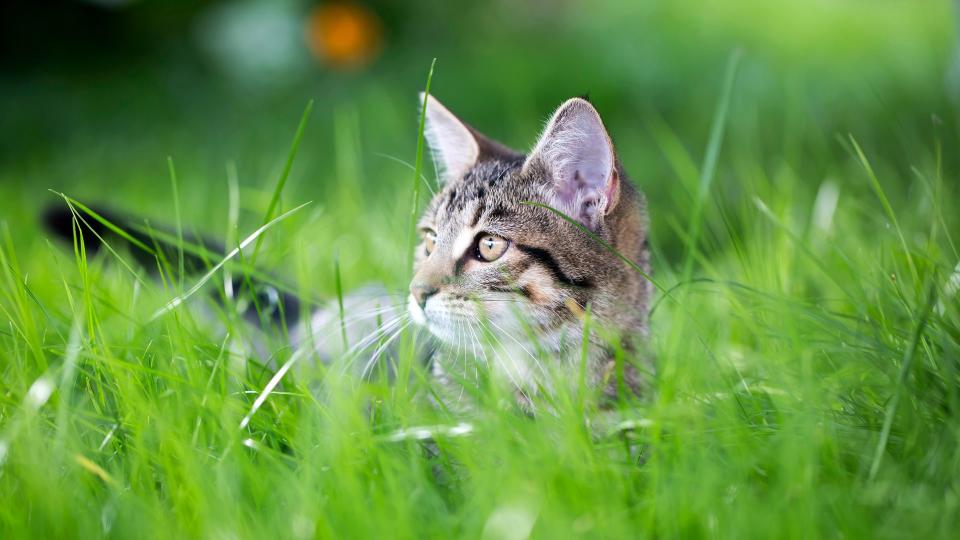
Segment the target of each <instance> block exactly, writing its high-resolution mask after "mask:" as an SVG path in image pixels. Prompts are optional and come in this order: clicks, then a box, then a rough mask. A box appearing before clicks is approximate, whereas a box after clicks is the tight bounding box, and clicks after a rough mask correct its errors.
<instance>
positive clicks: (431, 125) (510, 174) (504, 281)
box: [409, 97, 649, 346]
mask: <svg viewBox="0 0 960 540" xmlns="http://www.w3.org/2000/svg"><path fill="white" fill-rule="evenodd" d="M426 107H427V110H426V128H425V137H426V139H427V142H428V144H429V147H430V150H431V154H432V156H433V161H434V164H435V166H436V168H437V170H438V175H439V178H440V182H441V189H440V190H439V192H438V193H437V194H436V195H435V196H434V197H433V199H432V201H431V202H430V204H429V205H428V206H427V208H426V210H425V211H424V213H423V215H422V216H421V218H420V221H419V223H418V228H419V232H420V235H421V240H422V241H421V242H420V244H419V245H418V246H417V247H416V254H415V262H414V272H415V275H414V277H413V280H412V282H411V283H410V293H411V294H410V297H409V311H410V313H411V315H412V316H413V319H414V320H415V321H417V322H419V323H421V324H423V325H424V326H426V327H427V328H428V329H429V330H430V332H431V333H433V334H434V335H436V336H437V337H439V338H440V339H441V340H443V341H445V342H447V343H449V344H452V345H454V346H457V345H458V344H462V343H463V342H464V335H465V334H466V335H467V336H469V335H471V333H472V334H473V335H474V336H475V335H477V334H479V333H480V332H481V329H482V330H484V331H489V332H492V333H494V334H501V339H503V340H507V339H512V340H516V341H518V342H520V341H529V339H530V338H531V335H530V333H531V331H532V332H533V333H534V337H536V338H538V339H542V340H543V341H544V343H542V344H545V345H547V346H551V345H559V340H560V339H561V336H563V335H577V336H579V335H580V334H579V331H578V329H579V328H580V325H581V322H580V320H579V318H580V317H581V316H582V314H583V310H584V309H585V307H586V306H587V305H588V304H590V305H591V308H592V311H593V313H594V314H595V315H596V316H597V317H598V318H599V319H601V320H604V321H606V322H607V323H609V324H611V325H613V326H614V327H616V328H617V329H620V330H625V331H641V332H642V331H644V329H645V328H644V327H645V324H646V312H647V298H648V297H649V283H648V282H647V281H646V280H645V279H644V278H643V277H642V276H641V275H639V274H638V273H637V272H635V271H634V270H632V269H630V268H629V266H628V265H627V264H625V263H624V262H623V261H622V260H620V259H619V258H618V257H617V256H616V255H615V254H613V253H611V251H610V250H609V249H608V248H606V247H604V246H603V245H601V244H600V243H599V242H597V240H596V239H595V238H591V234H590V233H592V235H594V236H596V237H599V238H600V239H602V240H603V241H604V242H607V243H608V244H609V245H611V246H613V247H614V248H616V249H617V250H618V251H620V252H621V253H622V254H623V255H624V256H626V257H629V258H630V259H632V260H634V261H636V262H637V263H638V264H640V265H641V266H642V267H644V268H646V266H647V255H646V241H645V238H646V221H645V217H644V203H643V200H642V197H641V196H640V194H639V193H638V192H637V190H636V189H634V188H633V187H632V186H631V184H630V182H629V181H628V180H627V179H626V178H625V177H624V173H623V171H622V169H621V167H620V165H619V161H618V159H617V155H616V153H615V151H614V146H613V143H612V141H611V139H610V137H609V135H608V134H607V131H606V129H605V127H604V125H603V122H602V120H601V119H600V115H599V114H598V113H597V111H596V109H595V108H594V107H593V105H591V104H590V103H589V102H588V101H586V100H584V99H580V98H574V99H570V100H569V101H567V102H566V103H564V104H563V105H561V106H560V108H559V109H557V111H556V112H555V113H554V114H553V117H552V118H551V119H550V121H549V123H548V124H547V126H546V129H545V130H544V132H543V134H542V135H541V137H540V139H539V141H538V142H537V143H536V144H535V145H534V147H533V149H532V150H531V151H530V153H529V154H526V155H525V154H522V153H519V152H516V151H513V150H511V149H509V148H507V147H506V146H504V145H502V144H500V143H498V142H495V141H493V140H492V139H489V138H487V137H485V136H483V135H481V134H480V133H479V132H477V131H476V130H475V129H473V128H471V127H470V126H468V125H466V124H464V123H463V122H461V121H460V120H459V119H458V118H457V117H456V116H454V115H453V114H452V113H451V112H450V111H449V110H447V109H446V108H445V107H444V106H443V105H441V104H440V102H438V101H437V100H435V99H433V98H432V97H428V99H427V102H426ZM530 203H538V204H540V205H547V206H549V207H551V208H554V209H556V210H559V211H560V212H562V213H563V214H565V215H567V216H569V217H571V218H573V219H574V220H576V221H577V222H579V223H580V224H581V225H582V226H583V228H581V227H578V226H577V225H575V224H573V223H570V222H569V221H567V220H565V219H563V218H562V217H560V216H559V215H557V214H556V213H555V212H552V211H550V210H549V209H546V208H543V207H542V206H537V205H535V204H530ZM584 228H585V229H587V230H588V231H590V233H588V232H587V231H585V230H584ZM502 334H510V335H509V336H502Z"/></svg>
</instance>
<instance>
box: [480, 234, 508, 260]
mask: <svg viewBox="0 0 960 540" xmlns="http://www.w3.org/2000/svg"><path fill="white" fill-rule="evenodd" d="M508 247H510V242H509V241H508V240H506V239H505V238H501V237H499V236H495V235H492V234H485V235H483V236H481V237H480V239H479V240H477V258H478V259H480V260H482V261H487V262H493V261H495V260H497V259H499V258H500V257H502V256H503V254H504V253H505V252H506V251H507V248H508Z"/></svg>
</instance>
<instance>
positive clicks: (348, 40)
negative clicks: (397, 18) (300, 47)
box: [305, 2, 382, 68]
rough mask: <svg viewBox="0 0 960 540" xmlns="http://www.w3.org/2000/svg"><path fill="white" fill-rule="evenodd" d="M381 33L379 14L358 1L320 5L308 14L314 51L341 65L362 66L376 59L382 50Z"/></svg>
mask: <svg viewBox="0 0 960 540" xmlns="http://www.w3.org/2000/svg"><path fill="white" fill-rule="evenodd" d="M381 35H382V30H381V25H380V19H379V18H378V17H377V15H376V14H375V13H373V11H371V10H370V9H368V8H366V7H364V6H362V5H360V4H357V3H354V2H333V3H327V4H323V5H319V6H317V7H315V8H313V10H311V11H310V15H309V16H308V17H307V24H306V36H305V37H306V41H307V47H309V48H310V52H312V53H313V55H314V56H315V57H317V58H318V59H320V60H322V61H324V62H326V63H328V64H330V65H331V66H334V67H338V68H351V67H360V66H363V65H365V64H367V63H369V62H370V61H371V60H373V59H374V57H376V56H377V54H378V53H379V52H380V41H381Z"/></svg>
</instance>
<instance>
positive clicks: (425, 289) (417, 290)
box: [410, 281, 440, 309]
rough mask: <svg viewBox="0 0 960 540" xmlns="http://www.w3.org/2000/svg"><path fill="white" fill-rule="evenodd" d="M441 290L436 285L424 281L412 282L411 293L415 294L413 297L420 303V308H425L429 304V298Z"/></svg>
mask: <svg viewBox="0 0 960 540" xmlns="http://www.w3.org/2000/svg"><path fill="white" fill-rule="evenodd" d="M439 290H440V289H438V288H437V287H436V286H435V285H432V284H430V283H424V282H422V281H419V282H413V283H411V284H410V294H412V295H413V299H414V300H416V301H417V304H419V305H420V309H424V308H425V307H426V306H427V300H429V299H430V297H431V296H433V295H435V294H437V292H438V291H439Z"/></svg>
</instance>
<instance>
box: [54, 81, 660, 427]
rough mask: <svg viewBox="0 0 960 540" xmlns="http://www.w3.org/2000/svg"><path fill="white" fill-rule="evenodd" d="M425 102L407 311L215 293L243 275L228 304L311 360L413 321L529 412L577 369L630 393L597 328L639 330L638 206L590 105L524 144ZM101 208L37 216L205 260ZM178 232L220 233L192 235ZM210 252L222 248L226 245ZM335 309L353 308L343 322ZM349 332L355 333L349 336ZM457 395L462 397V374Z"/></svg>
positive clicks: (68, 232) (385, 339) (362, 295)
mask: <svg viewBox="0 0 960 540" xmlns="http://www.w3.org/2000/svg"><path fill="white" fill-rule="evenodd" d="M421 98H422V96H421ZM422 102H423V103H425V106H426V111H425V121H426V124H425V137H426V140H427V142H428V144H429V147H430V150H431V153H432V156H433V161H434V164H435V166H436V168H437V171H438V176H439V179H440V182H441V189H440V191H439V192H438V193H436V195H435V196H434V197H433V200H432V201H431V202H430V204H429V205H428V206H427V207H426V210H425V211H424V212H423V215H422V216H421V217H420V220H419V224H418V227H419V231H420V235H421V239H422V241H421V242H420V244H419V246H417V248H416V254H415V257H414V272H415V273H414V277H413V279H412V281H411V283H410V292H409V297H408V299H407V302H406V304H407V305H406V312H407V313H402V309H403V308H402V307H399V306H397V305H396V304H397V303H396V302H395V301H393V300H391V298H390V296H389V295H388V294H386V293H385V292H384V291H383V289H382V288H376V289H375V290H372V291H371V290H370V289H367V290H362V291H357V292H355V293H353V294H350V295H348V296H347V298H346V299H345V304H346V306H345V309H344V310H342V311H341V310H340V309H339V306H337V305H330V306H326V307H322V308H319V309H315V310H314V311H313V315H312V316H311V317H310V318H309V319H308V320H305V321H297V317H298V315H299V313H300V312H301V311H302V310H301V309H300V308H299V299H298V298H296V297H295V296H293V295H291V294H285V293H283V292H282V291H281V290H278V289H277V288H274V287H273V286H270V285H267V284H263V283H261V284H259V285H252V282H251V281H250V280H249V279H246V280H240V279H234V280H233V281H228V282H227V283H226V284H225V285H226V287H225V290H226V295H225V296H226V297H227V299H230V298H233V299H234V300H236V299H237V298H238V297H239V296H240V295H243V294H244V290H245V289H246V290H247V291H246V292H247V295H248V296H249V297H252V299H254V300H256V301H254V302H241V301H234V302H232V303H228V305H231V306H246V307H237V309H238V310H239V311H240V312H241V314H242V315H244V316H245V317H247V319H248V320H250V321H251V322H254V323H256V324H255V326H257V325H259V326H271V327H274V328H279V327H283V328H290V329H291V330H290V336H289V337H290V341H291V342H292V344H293V345H294V347H295V348H297V349H298V350H301V351H302V350H305V349H311V351H312V352H313V353H316V355H317V356H319V357H320V358H321V359H322V360H326V361H334V360H336V359H337V358H341V357H344V356H349V355H350V354H353V353H355V352H358V351H360V352H362V351H363V350H364V349H365V348H375V349H376V350H375V351H374V352H373V354H372V355H369V358H368V359H366V360H365V361H364V362H361V363H362V364H363V369H362V371H361V374H362V375H363V376H366V375H368V374H369V373H370V372H371V371H372V369H373V368H374V367H376V366H377V365H379V364H381V363H382V362H380V360H381V359H382V358H385V357H389V349H388V348H387V345H389V344H390V341H391V340H393V339H395V338H396V337H397V336H398V335H399V332H400V330H402V329H403V328H404V327H405V326H406V321H409V320H412V321H414V322H415V323H416V324H418V325H419V326H421V327H423V328H425V329H426V330H427V331H428V332H429V334H430V335H432V336H434V337H435V338H436V341H438V342H439V344H438V346H436V347H434V346H430V347H427V348H425V349H424V355H425V356H427V357H428V358H425V361H428V362H430V364H431V369H432V372H433V373H434V374H435V375H436V376H437V377H438V378H439V379H440V380H441V381H442V382H444V383H446V384H445V385H444V387H445V388H449V389H452V390H454V391H456V386H457V385H460V386H461V387H462V386H463V385H467V384H472V383H473V382H475V380H476V379H471V377H470V376H469V374H470V373H479V371H474V370H473V369H471V367H473V368H476V367H477V363H478V362H486V363H487V365H488V366H489V367H490V368H491V369H490V372H492V373H494V374H496V375H499V376H501V377H502V379H503V381H504V382H506V383H507V385H508V387H510V388H513V390H514V392H515V394H516V397H517V400H518V403H519V404H520V405H521V406H523V407H524V408H525V409H528V410H529V409H530V408H531V407H532V401H531V397H532V396H533V395H534V394H537V393H540V392H544V391H546V392H549V391H551V389H553V388H556V387H557V385H560V384H570V383H574V382H577V381H579V376H580V374H581V373H584V375H585V379H586V380H585V382H586V383H587V384H589V385H590V386H591V387H592V388H595V389H598V390H602V392H603V394H604V395H605V396H606V397H607V398H611V397H613V396H615V395H616V390H617V389H618V388H627V389H629V390H631V391H633V392H639V391H640V390H641V387H642V386H643V384H642V383H641V381H642V380H643V378H642V377H640V376H639V373H640V371H639V370H638V369H637V367H635V366H633V365H630V364H627V365H624V366H623V368H624V369H620V370H615V369H614V368H615V363H614V361H613V357H614V355H613V352H612V347H611V346H610V343H611V340H610V339H609V337H610V335H611V332H612V335H613V336H615V339H614V343H617V344H618V345H621V346H625V347H627V348H629V347H632V346H633V345H635V344H636V343H638V342H642V340H643V338H644V337H645V336H646V335H647V331H648V327H647V324H648V322H647V317H648V308H649V302H650V297H651V283H650V281H649V280H648V279H647V278H646V277H645V275H649V271H650V268H649V264H650V261H649V258H650V255H649V251H648V248H647V241H646V237H647V218H646V205H645V202H644V198H643V196H642V194H641V193H640V192H639V191H638V190H637V189H636V188H635V187H634V186H633V185H632V184H631V183H630V181H629V180H628V179H627V178H626V175H625V173H624V171H623V168H622V167H621V165H620V162H619V160H618V159H617V155H616V153H615V151H614V146H613V143H612V141H611V140H610V137H609V135H608V134H607V132H606V129H605V128H604V125H603V122H602V121H601V119H600V115H599V114H598V113H597V111H596V109H594V107H593V106H592V105H591V104H590V103H589V102H588V101H586V100H584V99H580V98H574V99H571V100H569V101H567V102H566V103H564V104H563V105H562V106H561V107H560V108H559V109H558V110H557V111H556V112H555V113H554V115H553V117H552V118H551V119H550V121H549V123H548V124H547V126H546V129H545V130H544V132H543V134H542V136H541V137H540V140H539V141H538V142H537V144H536V145H535V146H534V148H533V150H532V151H531V152H530V153H529V154H527V155H524V154H522V153H519V152H516V151H514V150H511V149H509V148H507V147H506V146H504V145H502V144H500V143H498V142H496V141H493V140H491V139H489V138H487V137H485V136H483V135H481V134H480V133H479V132H477V131H476V130H475V129H473V128H471V127H470V126H468V125H467V124H465V123H463V122H461V121H460V120H459V119H457V117H455V116H454V115H453V114H451V113H450V111H448V110H447V109H446V108H445V107H444V106H443V105H441V104H440V102H438V101H437V100H436V99H434V98H433V97H427V98H426V101H425V102H424V101H422ZM97 212H98V213H99V214H100V216H99V218H100V219H89V218H88V219H85V220H82V221H83V227H79V225H78V222H77V221H75V218H74V215H73V214H72V213H71V212H70V211H68V210H67V209H65V208H62V207H60V208H54V209H52V211H49V212H48V213H47V214H46V224H47V226H48V227H49V228H50V229H52V230H53V231H54V232H56V233H57V234H58V235H59V236H61V237H62V238H64V239H66V240H68V241H70V240H72V238H73V235H74V232H75V230H76V231H79V232H84V231H85V230H92V231H93V232H95V233H96V234H95V235H88V234H85V235H84V236H85V240H86V243H85V245H86V247H87V249H96V248H97V247H98V246H99V240H101V239H103V238H111V239H113V240H117V241H119V240H121V237H120V236H117V235H112V231H113V229H111V228H110V227H106V226H105V225H104V224H103V223H102V221H111V222H113V223H115V224H118V225H121V226H123V227H124V228H125V229H126V230H127V232H128V233H129V234H127V235H125V236H123V237H122V239H123V240H129V239H130V238H134V239H135V240H137V241H138V242H135V244H136V243H139V244H140V246H143V245H149V246H155V247H159V248H161V249H162V250H163V251H164V257H165V258H166V260H176V257H177V256H183V257H185V259H186V260H185V267H186V268H187V270H188V271H189V270H190V269H193V270H195V271H197V270H203V269H205V268H206V267H208V265H209V264H210V263H209V260H210V259H209V258H206V259H204V258H200V257H198V256H196V255H191V254H190V252H189V251H188V252H186V253H184V252H183V251H181V250H177V249H175V248H174V247H173V246H171V245H170V244H164V242H163V241H162V240H158V239H157V238H156V237H155V236H154V235H153V234H152V233H151V231H155V230H156V228H155V227H154V228H150V227H144V226H143V225H142V224H140V225H138V224H137V223H136V220H133V219H130V218H128V217H126V216H123V215H119V214H115V213H112V212H107V211H104V210H103V209H99V210H98V211H97ZM561 214H562V215H561ZM75 227H76V229H75ZM187 242H188V243H191V244H195V245H203V246H205V247H206V248H207V249H210V248H211V246H216V244H215V243H213V242H211V241H209V240H207V239H202V238H198V237H188V238H187ZM604 244H606V245H604ZM610 248H613V250H615V251H616V252H617V253H619V255H618V254H617V253H614V251H613V250H611V249H610ZM212 251H213V252H217V251H219V252H221V253H222V247H219V248H218V247H213V248H212ZM134 253H135V255H137V256H138V258H139V259H140V260H141V262H142V263H143V264H144V265H145V266H146V267H147V268H150V269H154V270H155V269H157V268H158V264H157V261H156V260H154V257H155V255H154V254H153V253H149V254H147V253H145V252H142V251H140V252H137V251H135V252H134ZM620 256H623V257H626V258H627V259H629V260H630V261H632V262H633V264H634V265H635V266H636V267H638V268H640V269H642V270H643V273H641V272H638V271H637V270H636V269H635V268H632V267H631V265H629V264H627V263H626V262H625V261H623V260H622V259H621V258H620ZM251 286H252V287H253V288H254V290H253V292H252V294H250V291H249V288H250V287H251ZM220 297H221V298H222V297H223V295H220ZM252 306H256V310H254V309H253V307H252ZM342 312H345V313H346V315H347V316H349V317H350V318H352V319H355V320H351V321H350V324H349V325H347V324H345V322H344V320H343V319H342V317H341V315H340V314H341V313H342ZM587 313H589V314H590V315H589V320H590V321H592V322H591V323H590V324H591V325H592V326H591V328H595V329H604V330H605V331H606V336H605V337H604V338H603V339H601V337H600V333H599V332H594V331H592V332H590V336H589V339H590V342H591V344H592V346H591V347H590V348H589V350H590V351H592V352H591V353H590V354H589V355H588V356H587V357H586V366H581V364H582V359H583V355H582V352H581V351H582V350H583V338H584V336H583V329H584V327H585V318H586V314H587ZM355 314H359V315H358V316H354V315H355ZM385 320H386V321H387V322H386V323H385V324H384V321H385ZM374 321H376V322H374ZM281 322H282V323H283V324H274V323H281ZM347 327H349V334H350V335H349V336H346V335H345V336H344V337H345V338H347V337H348V338H349V339H344V340H343V347H344V348H340V349H338V348H337V345H338V344H339V343H340V340H339V339H336V336H338V335H339V333H340V332H341V331H342V332H346V331H347V329H348V328H347ZM348 343H351V344H353V346H352V347H350V348H349V349H347V348H345V347H346V346H347V344H348ZM368 350H369V349H368ZM263 352H265V351H263ZM582 367H585V368H586V369H585V370H583V371H582ZM645 367H649V366H645ZM456 395H457V397H456V398H455V399H458V400H459V399H461V396H462V388H461V391H460V392H457V394H456Z"/></svg>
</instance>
